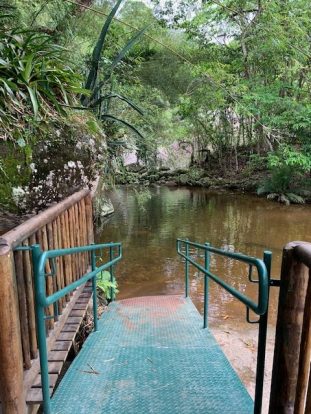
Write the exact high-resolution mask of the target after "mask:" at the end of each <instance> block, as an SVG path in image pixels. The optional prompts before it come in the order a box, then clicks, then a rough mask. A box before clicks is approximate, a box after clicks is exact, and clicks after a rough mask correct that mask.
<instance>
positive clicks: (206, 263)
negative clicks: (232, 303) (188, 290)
mask: <svg viewBox="0 0 311 414" xmlns="http://www.w3.org/2000/svg"><path fill="white" fill-rule="evenodd" d="M205 246H206V247H209V246H210V244H209V243H205ZM209 259H210V255H209V251H208V250H207V249H206V250H205V251H204V269H205V270H209V266H210V262H209ZM208 288H209V278H208V276H207V274H206V273H204V319H203V320H204V322H203V328H204V329H205V328H207V325H208Z"/></svg>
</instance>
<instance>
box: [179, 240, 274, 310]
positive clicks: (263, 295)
mask: <svg viewBox="0 0 311 414" xmlns="http://www.w3.org/2000/svg"><path fill="white" fill-rule="evenodd" d="M183 244H184V245H185V247H186V254H184V253H183V252H182V251H181V248H182V245H183ZM187 246H193V247H197V248H199V249H202V250H203V251H205V250H207V251H208V252H210V253H216V254H219V255H221V256H224V257H229V258H232V259H235V260H239V261H241V262H244V263H248V264H252V265H253V266H254V267H256V269H257V272H258V279H259V289H258V303H255V302H253V301H252V300H251V299H250V298H249V297H247V296H245V295H244V294H243V293H241V292H240V291H238V290H236V289H235V288H233V287H232V286H231V285H229V284H228V283H226V282H224V281H223V280H222V279H220V278H219V277H218V276H216V275H214V274H213V273H211V272H210V271H209V270H206V269H204V267H203V266H201V265H200V264H198V263H196V262H195V261H194V260H193V259H191V258H190V257H189V254H188V255H187ZM188 249H189V247H188ZM177 251H178V254H179V255H180V256H182V257H183V258H184V259H186V262H189V263H191V264H192V265H193V266H194V267H196V268H197V269H198V270H199V271H201V272H202V273H204V274H205V275H207V276H208V277H209V278H210V279H212V280H214V282H216V283H218V284H219V285H220V286H222V287H223V288H224V289H225V290H227V292H229V293H230V294H231V295H233V296H234V297H236V298H237V299H238V300H240V301H241V302H242V303H244V305H246V306H247V307H248V308H250V309H251V310H252V311H253V312H255V313H256V314H257V315H263V314H264V313H265V312H266V311H267V307H268V290H269V283H268V276H267V269H266V266H265V263H264V262H263V261H262V260H260V259H257V258H256V257H251V256H246V255H243V254H240V253H232V252H227V251H225V250H221V249H216V248H214V247H211V246H206V245H204V244H199V243H193V242H190V241H188V240H181V239H178V243H177ZM188 251H189V250H188Z"/></svg>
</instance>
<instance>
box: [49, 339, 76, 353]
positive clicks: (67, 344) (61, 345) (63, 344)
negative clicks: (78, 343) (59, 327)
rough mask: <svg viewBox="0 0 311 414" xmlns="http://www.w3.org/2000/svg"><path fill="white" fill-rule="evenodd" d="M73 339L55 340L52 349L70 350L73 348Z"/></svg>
mask: <svg viewBox="0 0 311 414" xmlns="http://www.w3.org/2000/svg"><path fill="white" fill-rule="evenodd" d="M71 345H72V341H59V342H55V344H54V345H53V347H52V351H69V349H70V348H71Z"/></svg>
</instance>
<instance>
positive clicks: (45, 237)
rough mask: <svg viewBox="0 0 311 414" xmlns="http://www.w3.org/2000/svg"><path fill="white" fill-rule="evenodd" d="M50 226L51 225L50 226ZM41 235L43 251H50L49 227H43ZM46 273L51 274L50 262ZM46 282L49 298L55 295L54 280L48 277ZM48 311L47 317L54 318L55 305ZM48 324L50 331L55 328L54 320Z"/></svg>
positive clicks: (47, 308)
mask: <svg viewBox="0 0 311 414" xmlns="http://www.w3.org/2000/svg"><path fill="white" fill-rule="evenodd" d="M48 226H49V224H48ZM41 232H42V233H41V234H42V245H41V248H42V250H49V242H48V235H47V232H48V231H47V226H43V228H42V230H41ZM45 271H46V273H51V266H50V262H49V260H47V261H46V265H45ZM45 281H46V294H47V296H50V295H52V294H53V293H54V288H53V280H52V277H51V276H48V277H46V278H45ZM45 310H46V315H47V316H52V315H53V314H54V309H53V305H50V306H48V307H46V308H45ZM46 324H47V326H48V328H49V329H53V327H54V319H48V320H47V321H46Z"/></svg>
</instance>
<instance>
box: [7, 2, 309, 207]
mask: <svg viewBox="0 0 311 414" xmlns="http://www.w3.org/2000/svg"><path fill="white" fill-rule="evenodd" d="M113 8H114V9H115V10H114V11H113V12H111V11H112V10H113ZM0 13H1V16H0V17H1V20H0V21H1V23H2V25H1V29H0V116H1V118H0V148H1V152H0V175H1V182H0V203H1V205H2V207H3V208H5V209H7V210H13V211H17V212H25V211H37V210H38V209H41V208H42V207H44V206H46V205H48V204H50V203H51V202H53V201H57V200H59V199H61V198H63V197H64V196H65V195H67V194H68V193H70V192H73V191H74V190H75V189H77V188H80V187H81V186H83V185H89V184H90V183H91V182H92V181H93V180H94V178H95V176H96V175H97V174H98V173H100V175H101V176H103V177H104V180H105V181H106V182H111V181H113V180H114V177H115V176H119V177H120V176H121V177H122V180H123V181H124V182H128V181H131V180H130V179H127V175H128V172H127V170H126V169H125V168H124V166H123V161H122V160H123V157H122V156H123V154H124V153H126V152H130V151H135V152H136V154H137V157H138V160H139V161H140V163H141V164H143V165H144V166H145V168H146V169H147V170H150V171H152V172H153V176H154V172H155V171H156V170H157V168H158V167H159V165H160V163H161V160H159V148H160V147H167V148H171V146H172V144H175V146H176V144H177V148H178V147H182V146H184V147H185V146H186V147H187V148H189V151H190V152H191V165H190V170H189V172H186V173H187V174H188V176H189V177H190V178H191V177H192V182H193V183H195V182H196V180H194V179H193V178H195V179H197V181H200V180H201V181H200V182H201V183H202V182H203V181H202V179H204V178H205V180H204V185H206V186H207V185H209V177H211V176H219V177H222V178H223V177H225V178H226V179H228V180H229V181H230V180H234V179H235V180H236V179H238V180H240V179H241V177H242V178H243V177H248V178H249V179H251V180H253V181H254V185H255V187H256V188H257V191H258V193H259V194H267V195H268V197H269V198H271V199H277V200H279V201H282V202H285V203H288V202H290V201H291V202H297V203H302V202H304V200H306V199H309V198H310V194H311V193H310V169H311V139H310V137H311V103H310V89H311V88H310V64H311V50H310V49H311V24H310V23H311V11H310V7H309V2H308V0H296V1H292V0H283V1H281V2H280V1H274V0H257V1H249V0H235V1H232V0H219V1H218V0H211V1H208V0H206V1H202V2H200V1H191V0H188V1H180V2H172V1H148V2H147V1H146V2H140V1H123V2H122V1H91V0H86V1H82V0H80V1H79V2H75V1H69V0H68V1H66V0H37V1H28V2H25V1H22V0H10V1H5V3H4V4H2V5H0ZM111 13H112V14H111ZM109 15H110V17H109ZM109 19H110V20H111V21H109ZM183 173H184V174H185V172H183ZM122 180H121V181H122ZM184 183H187V179H184Z"/></svg>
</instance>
